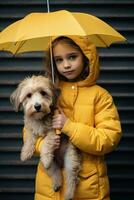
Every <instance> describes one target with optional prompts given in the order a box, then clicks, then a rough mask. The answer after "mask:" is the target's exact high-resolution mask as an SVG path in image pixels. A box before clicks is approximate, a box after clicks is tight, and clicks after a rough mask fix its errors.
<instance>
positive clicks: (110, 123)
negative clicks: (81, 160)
mask: <svg viewBox="0 0 134 200" xmlns="http://www.w3.org/2000/svg"><path fill="white" fill-rule="evenodd" d="M94 120H95V125H94V127H93V126H89V125H86V124H83V123H79V122H73V121H71V120H70V119H68V120H67V121H66V123H65V124H64V126H63V128H62V132H64V133H65V134H66V135H68V136H69V138H70V141H71V142H72V143H73V144H74V145H75V146H76V147H78V148H79V149H80V150H82V151H84V152H86V153H90V154H94V155H104V154H106V153H109V152H111V151H113V150H114V149H115V148H116V146H117V144H118V143H119V140H120V138H121V126H120V121H119V116H118V112H117V109H116V107H115V105H114V103H113V99H112V97H111V95H110V94H109V93H107V92H105V94H103V95H101V97H100V98H99V99H98V100H97V101H96V105H95V116H94Z"/></svg>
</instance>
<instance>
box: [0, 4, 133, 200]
mask: <svg viewBox="0 0 134 200" xmlns="http://www.w3.org/2000/svg"><path fill="white" fill-rule="evenodd" d="M45 2H46V1H45V0H19V1H18V0H0V31H1V30H2V29H3V28H5V27H6V26H7V25H9V24H10V23H12V22H14V21H16V20H19V19H20V18H22V17H24V16H25V15H26V14H28V13H30V12H46V11H47V8H46V5H45ZM50 2H51V3H50V10H51V11H54V10H58V9H68V10H70V11H80V12H87V13H91V14H93V15H96V16H98V17H100V18H101V19H103V20H104V21H106V22H108V23H109V24H111V25H112V26H113V27H115V28H116V29H117V30H118V31H119V32H120V33H122V34H123V35H124V36H125V37H126V38H127V39H128V41H127V43H125V44H120V45H112V46H111V47H109V48H107V49H99V53H100V63H101V75H100V79H99V81H98V83H99V84H100V85H102V86H103V87H105V88H106V89H108V90H109V91H110V92H111V93H112V95H113V98H114V101H115V103H116V105H117V107H118V110H119V113H120V118H121V122H122V129H123V137H122V140H121V142H120V145H119V147H118V149H117V150H116V151H115V152H113V153H111V154H110V155H108V156H107V162H108V173H109V176H110V184H111V200H133V199H134V156H133V155H134V1H133V0H118V1H117V0H108V1H106V0H90V1H89V0H73V1H71V0H62V1H60V0H59V1H58V0H55V1H54V0H53V1H51V0H50ZM42 57H43V54H42V53H30V54H24V55H20V56H16V57H13V56H12V55H11V54H8V53H4V52H0V199H1V200H18V199H19V200H21V199H25V200H32V199H33V193H34V178H35V172H36V164H37V161H36V159H35V158H34V159H32V160H30V161H28V162H26V163H22V162H21V161H20V158H19V154H20V148H21V146H22V135H21V130H22V127H23V118H22V117H23V115H22V113H21V112H20V113H15V112H14V111H13V109H12V107H11V105H10V102H9V96H10V94H11V92H12V91H13V90H14V89H15V88H16V85H17V84H18V83H19V81H20V80H22V79H23V78H24V77H25V76H28V75H31V74H38V73H40V72H41V71H42V69H43V59H42Z"/></svg>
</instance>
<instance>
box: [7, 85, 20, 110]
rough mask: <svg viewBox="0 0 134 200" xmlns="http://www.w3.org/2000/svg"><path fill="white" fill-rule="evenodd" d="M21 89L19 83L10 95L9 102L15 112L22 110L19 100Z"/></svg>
mask: <svg viewBox="0 0 134 200" xmlns="http://www.w3.org/2000/svg"><path fill="white" fill-rule="evenodd" d="M21 91H22V87H21V85H19V86H18V88H17V89H16V90H15V91H14V92H13V93H12V94H11V96H10V102H11V103H12V105H13V107H14V109H15V111H16V112H18V111H19V110H22V102H20V94H21Z"/></svg>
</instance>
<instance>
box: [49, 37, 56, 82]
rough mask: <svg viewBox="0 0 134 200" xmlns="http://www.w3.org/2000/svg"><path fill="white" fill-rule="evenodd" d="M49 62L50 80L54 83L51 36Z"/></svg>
mask: <svg viewBox="0 0 134 200" xmlns="http://www.w3.org/2000/svg"><path fill="white" fill-rule="evenodd" d="M49 50H50V64H51V72H52V73H51V76H52V82H53V84H54V83H55V80H54V64H53V52H52V41H51V37H50V49H49Z"/></svg>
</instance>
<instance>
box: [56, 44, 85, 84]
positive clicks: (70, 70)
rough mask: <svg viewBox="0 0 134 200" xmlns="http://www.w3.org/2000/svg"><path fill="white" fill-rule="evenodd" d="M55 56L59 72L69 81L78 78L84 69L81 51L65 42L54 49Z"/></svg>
mask: <svg viewBox="0 0 134 200" xmlns="http://www.w3.org/2000/svg"><path fill="white" fill-rule="evenodd" d="M53 56H54V60H55V64H56V67H57V70H58V72H59V73H60V74H61V75H62V76H64V77H66V78H67V79H68V80H73V79H75V78H77V77H78V76H79V75H80V73H81V72H82V70H83V68H84V61H83V54H82V53H81V51H80V50H79V49H77V48H74V47H73V46H71V45H69V44H67V43H65V42H58V43H57V44H56V45H55V46H54V47H53Z"/></svg>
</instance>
